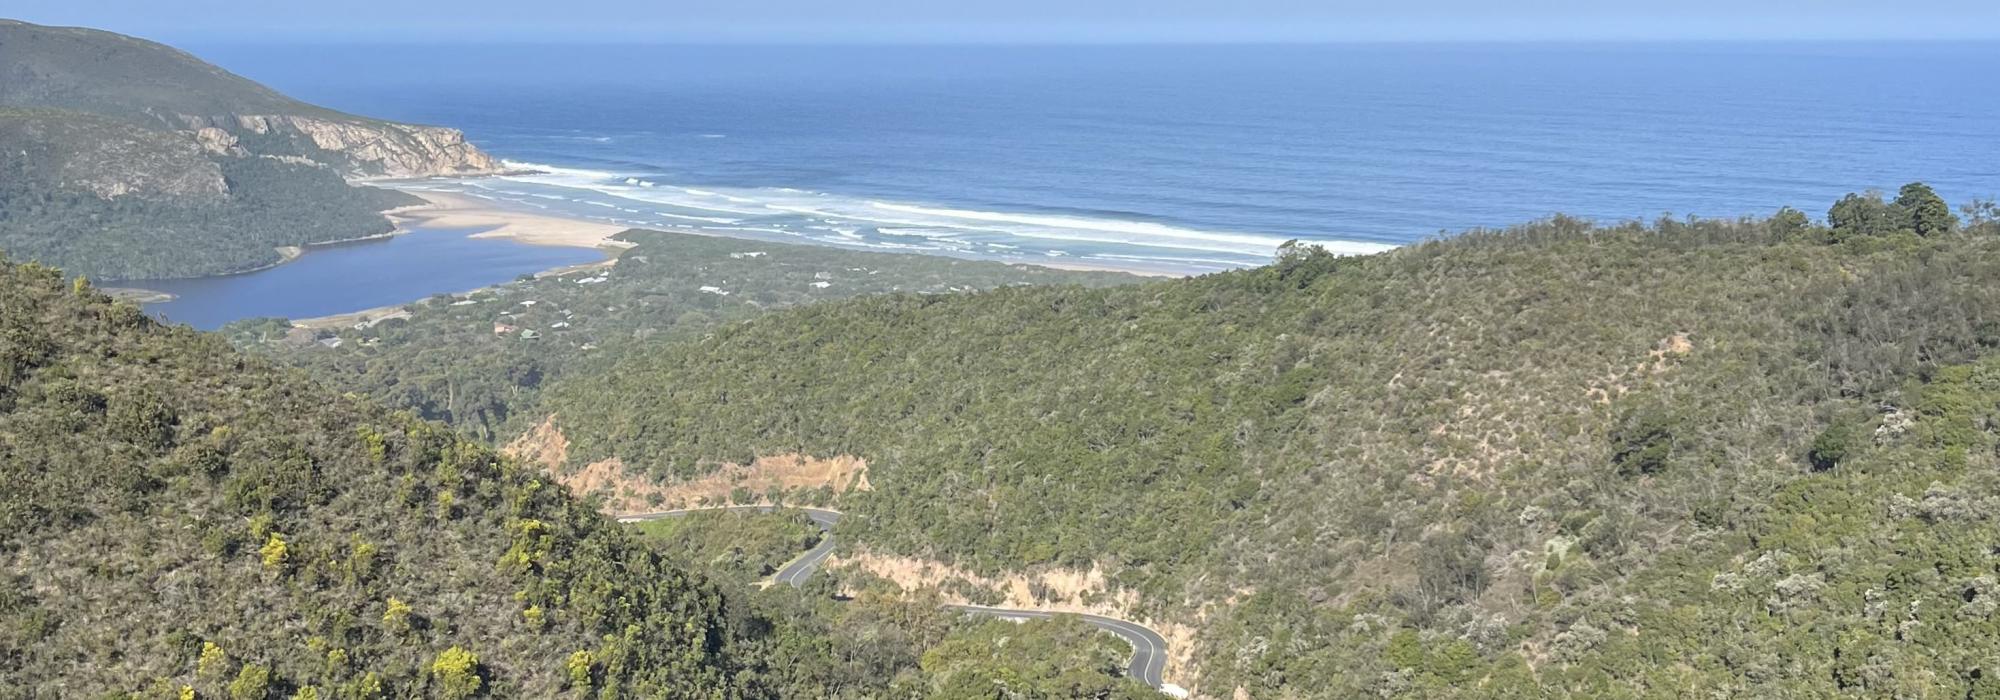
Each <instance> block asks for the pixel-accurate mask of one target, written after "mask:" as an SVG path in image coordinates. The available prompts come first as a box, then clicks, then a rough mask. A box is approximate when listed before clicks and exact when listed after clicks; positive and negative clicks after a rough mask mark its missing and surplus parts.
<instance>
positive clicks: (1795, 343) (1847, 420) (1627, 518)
mask: <svg viewBox="0 0 2000 700" xmlns="http://www.w3.org/2000/svg"><path fill="white" fill-rule="evenodd" d="M1940 201H1941V200H1936V197H1935V195H1934V194H1930V193H1929V191H1928V188H1922V187H1911V188H1905V189H1904V191H1903V192H1902V193H1901V195H1900V196H1899V197H1898V198H1897V200H1896V201H1887V200H1884V199H1882V198H1880V197H1879V196H1874V195H1858V196H1856V197H1853V198H1850V199H1848V200H1844V201H1843V202H1842V203H1841V204H1840V205H1837V206H1836V207H1835V208H1834V209H1833V210H1832V211H1830V212H1829V217H1828V219H1829V221H1831V222H1832V224H1833V225H1831V226H1821V225H1817V224H1814V223H1813V222H1811V221H1810V220H1809V219H1808V218H1807V217H1805V216H1803V215H1801V214H1798V213H1797V212H1795V211H1790V210H1787V211H1785V212H1781V213H1780V214H1779V215H1778V216H1776V217H1773V218H1771V219H1769V220H1759V221H1698V220H1671V219H1669V220H1662V221H1659V222H1655V223H1653V224H1650V225H1639V224H1627V225H1621V226H1612V227H1593V226H1590V225H1587V224H1585V223H1582V222H1578V221H1575V220H1571V219H1564V218H1556V219H1552V220H1550V221H1546V222H1541V223H1537V224H1533V225H1529V226H1524V227H1520V228H1517V229H1513V230H1509V231H1502V232H1472V233H1469V234H1465V235H1462V236H1458V237H1454V238H1450V239H1445V240H1438V241H1432V242H1427V243H1424V244H1420V245H1415V246H1411V247H1408V248H1406V249H1402V250H1398V251H1395V252H1392V253H1389V254H1384V255H1379V256H1373V257H1368V258H1359V259H1337V258H1333V257H1331V256H1328V255H1326V254H1324V253H1320V252H1317V251H1315V250H1313V249H1310V248H1293V249H1290V250H1288V251H1286V253H1285V254H1284V255H1283V256H1282V257H1281V259H1280V260H1279V261H1278V262H1277V263H1276V264H1274V265H1271V266H1269V267H1265V268H1260V269H1255V270H1245V271H1239V272H1232V273H1223V274H1218V275H1211V276H1208V277H1204V278H1199V279H1194V280H1185V281H1172V282H1158V283H1151V284H1145V285H1138V286H1127V287H1117V288H1108V289H1079V288H1009V289H1002V290H997V291H993V292H987V293H981V294H975V295H953V296H943V297H938V296H912V295H892V296H887V297H874V298H868V299H859V300H853V301H849V302H845V303H839V304H819V305H813V306H807V307H802V308H798V309H793V310H789V311H785V312H782V313H776V314H767V315H764V316H761V317H759V318H757V319H753V320H751V321H750V322H748V323H744V324H737V325H730V326H727V327H723V328H720V329H718V330H716V331H714V332H713V333H711V334H708V335H706V336H704V337H702V338H700V339H696V340H691V341H687V342H681V343H673V344H668V345H664V346H660V347H658V348H657V349H654V350H652V351H649V352H644V353H639V352H631V353H621V354H620V355H619V356H618V357H617V358H615V363H614V366H613V367H612V368H611V369H609V370H608V371H601V372H592V373H588V374H578V375H573V376H571V377H570V378H568V379H567V380H565V381H563V382H559V383H557V384H556V385H555V386H554V387H553V388H551V389H550V390H549V391H548V392H547V394H546V396H545V397H544V402H543V403H544V405H545V408H546V409H547V410H548V411H549V412H551V413H554V414H555V415H556V416H558V423H559V425H560V427H561V428H562V429H563V430H564V431H565V432H566V434H568V436H569V437H570V438H571V440H572V445H571V459H572V461H573V462H582V461H589V460H595V459H599V458H603V457H609V456H617V457H620V458H621V459H622V460H623V461H624V463H625V464H626V465H627V468H628V470H630V471H635V472H638V473H641V474H651V475H653V476H654V477H655V478H659V479H673V478H678V477H683V476H687V475H691V474H697V473H701V472H703V471H705V470H706V469H708V468H709V466H710V465H712V464H714V463H716V462H718V461H723V460H730V461H738V460H740V459H741V458H742V457H743V456H744V455H746V454H751V453H792V452H803V453H807V454H814V455H822V456H824V455H835V454H853V455H858V456H861V457H865V458H867V459H868V460H869V461H870V464H871V481H872V483H873V484H874V486H875V490H874V491H873V492H870V493H867V494H865V495H862V496H858V497H854V498H852V499H851V500H850V501H849V502H848V503H846V504H844V506H843V507H844V508H846V509H848V510H849V511H850V512H853V513H855V514H857V515H858V516H859V517H856V518H851V519H849V520H847V521H843V524H842V526H841V527H842V532H843V540H844V541H846V542H848V543H851V544H850V546H861V547H866V548H869V549H874V550H878V551H888V552H893V553H903V554H910V555H917V556H924V557H932V558H938V559H944V560H949V561H954V562H957V563H960V564H962V565H966V566H969V567H972V568H973V569H975V570H978V571H983V572H999V571H1014V570H1023V569H1028V570H1032V569H1037V568H1043V567H1056V566H1061V567H1076V568H1084V567H1088V566H1090V565H1099V566H1103V567H1105V568H1106V569H1108V570H1109V571H1111V572H1112V574H1113V576H1114V578H1115V579H1116V580H1117V581H1118V582H1120V583H1121V584H1122V585H1125V586H1128V587H1131V588H1134V589H1137V590H1138V591H1140V592H1141V593H1142V594H1143V596H1144V599H1145V600H1146V601H1148V603H1147V605H1148V606H1149V607H1150V608H1151V609H1150V610H1148V611H1143V612H1147V613H1149V614H1151V615H1154V616H1157V617H1160V618H1164V619H1181V620H1189V621H1191V622H1193V623H1195V624H1197V626H1198V627H1199V628H1200V629H1201V631H1202V634H1201V637H1200V641H1199V645H1200V647H1199V649H1197V654H1196V662H1197V664H1198V666H1199V672H1200V674H1201V675H1200V679H1199V680H1200V684H1201V685H1202V687H1203V688H1204V689H1205V690H1206V691H1207V692H1210V693H1213V694H1218V695H1223V694H1227V693H1228V692H1229V691H1230V690H1231V689H1232V688H1234V687H1239V686H1240V687H1243V688H1245V689H1246V690H1248V691H1250V692H1251V693H1252V695H1253V696H1258V697H1262V696H1266V695H1278V696H1281V697H1282V696H1287V695H1294V696H1315V697H1318V696H1324V697H1351V696H1355V695H1363V694H1390V695H1410V696H1436V695H1441V694H1449V693H1459V694H1466V695H1498V696H1504V695H1506V694H1507V693H1509V692H1513V691H1514V690H1519V689H1521V688H1528V687H1533V686H1534V685H1536V684H1544V685H1547V686H1548V687H1550V688H1551V689H1553V690H1556V691H1560V692H1567V693H1573V694H1577V695H1585V696H1598V695H1605V694H1612V695H1616V694H1622V693H1630V694H1634V695H1639V694H1643V693H1645V692H1666V693H1668V694H1685V693H1688V692H1710V691H1713V692H1715V693H1721V694H1732V693H1734V694H1752V695H1759V694H1767V693H1775V692H1805V693H1808V694H1810V693H1817V692H1835V691H1837V690H1839V689H1841V688H1848V687H1849V686H1844V685H1841V683H1842V682H1843V681H1840V680H1839V679H1838V678H1834V677H1829V676H1828V675H1826V674H1823V673H1820V671H1821V670H1822V669H1820V668H1817V667H1813V666H1810V665H1807V664H1798V663H1791V664H1765V665H1762V666H1760V667H1758V668H1757V669H1756V670H1755V672H1754V673H1753V672H1751V670H1750V669H1749V668H1747V667H1746V666H1744V665H1743V664H1742V663H1740V662H1741V661H1742V659H1738V658H1722V660H1721V661H1719V662H1717V663H1716V664H1715V665H1713V666H1709V667H1704V668H1701V669H1697V670H1687V669H1680V668H1678V667H1671V666H1666V665H1664V664H1661V665H1657V667H1658V668H1661V669H1663V670H1662V671H1660V673H1661V674H1664V675H1650V676H1649V675H1646V671H1647V670H1648V669H1651V668H1654V667H1655V666H1656V665H1654V664H1647V663H1641V662H1640V658H1639V657H1637V656H1633V655H1635V654H1640V653H1641V650H1646V651H1645V653H1646V654H1654V656H1647V657H1645V658H1657V651H1656V650H1658V649H1673V648H1686V647H1674V646H1672V645H1671V644H1670V642H1672V640H1673V639H1674V638H1673V637H1672V635H1677V634H1683V633H1682V632H1676V631H1674V630H1676V629H1681V628H1661V627H1657V626H1647V625H1642V624H1639V623H1638V622H1636V620H1637V619H1638V618H1634V617H1632V615H1644V614H1648V611H1653V610H1656V608H1653V607H1648V606H1649V605H1650V603H1648V604H1641V603H1642V602H1645V601H1656V600H1673V599H1675V596H1674V595H1669V591H1667V590H1665V589H1664V588H1661V589H1656V588H1655V587H1663V586H1664V587H1671V586H1675V585H1680V583H1684V582H1685V581H1687V580H1691V579H1692V578H1699V579H1701V580H1703V581H1706V580H1707V579H1708V577H1709V576H1710V575H1712V574H1714V573H1717V572H1716V571H1713V570H1709V569H1704V568H1701V567H1702V566H1704V565H1705V564H1704V562H1706V563H1712V562H1714V561H1717V560H1718V558H1719V559H1720V560H1727V561H1736V560H1737V559H1739V558H1741V557H1744V556H1748V557H1750V558H1749V559H1747V560H1744V561H1753V560H1755V559H1756V558H1757V557H1758V556H1761V554H1760V553H1758V552H1757V551H1756V550H1754V549H1751V548H1752V547H1757V546H1763V545H1760V544H1758V543H1757V541H1756V540H1753V538H1751V537H1750V536H1749V533H1752V532H1755V528H1758V527H1760V526H1761V524H1763V523H1767V522H1769V521H1768V520H1767V518H1769V517H1771V515H1770V514H1771V513H1772V512H1773V510H1774V509H1775V508H1781V507H1783V504H1784V503H1785V502H1786V501H1785V499H1787V498H1789V497H1791V496H1789V495H1788V494H1791V493H1792V490H1793V489H1797V488H1801V487H1802V486H1801V484H1806V483H1811V482H1813V481H1815V480H1825V479H1829V478H1842V477H1841V476H1840V475H1841V473H1842V471H1843V470H1844V469H1845V467H1843V466H1841V465H1844V464H1848V463H1850V462H1851V461H1853V460H1856V459H1863V458H1864V457H1861V455H1865V454H1868V453H1869V451H1870V450H1871V449H1872V448H1871V446H1870V444H1869V440H1868V439H1867V438H1865V437H1858V436H1872V435H1874V433H1872V432H1870V431H1871V430H1872V427H1870V425H1869V423H1868V421H1869V420H1870V419H1868V418H1867V417H1868V416H1870V415H1874V414H1876V413H1877V412H1879V411H1881V410H1884V409H1882V408H1880V407H1882V406H1896V407H1908V406H1911V405H1913V402H1914V401H1915V397H1914V396H1913V395H1912V394H1910V393H1909V391H1908V390H1907V389H1906V387H1907V386H1908V384H1909V382H1911V381H1921V380H1924V379H1927V378H1929V377H1932V376H1933V375H1934V374H1935V373H1937V372H1939V371H1940V370H1941V369H1942V368H1945V367H1948V366H1951V365H1955V364H1959V363H1965V362H1971V361H1974V360H1976V359H1977V358H1979V357H1982V356H1984V355H1986V354H1988V353H1990V352H1992V351H1993V349H1994V348H1995V347H1996V346H2000V315H1996V314H2000V311H1996V309H2000V238H1996V237H1995V236H1994V235H1993V234H1994V233H1995V230H1994V228H1995V226H1994V224H1993V223H1992V221H1991V219H1990V218H1988V217H1987V215H1986V213H1990V211H1991V209H1990V207H1984V206H1974V207H1968V208H1967V210H1966V211H1967V214H1968V216H1967V219H1966V220H1965V221H1958V220H1957V219H1956V217H1952V216H1950V212H1949V211H1948V210H1945V211H1944V214H1945V216H1943V217H1942V218H1940V217H1939V216H1938V213H1939V207H1938V204H1939V202H1940ZM1853 211H1864V212H1865V213H1863V214H1860V215H1851V213H1852V212H1853ZM1982 212H1985V213H1982ZM612 396H615V397H618V400H616V401H607V400H603V398H604V397H612ZM1904 410H1907V408H1906V409H1904ZM1989 453H1990V450H1989ZM1974 471H1975V472H1976V470H1974ZM1829 475H1832V476H1829ZM1905 477H1910V478H1914V477H1912V476H1911V475H1910V474H1909V473H1904V474H1902V475H1900V476H1897V477H1896V478H1905ZM1926 480H1928V477H1926ZM1904 495H1906V496H1910V497H1912V498H1919V497H1920V496H1921V494H1904ZM1855 513H1856V515H1855V516H1854V517H1856V518H1860V519H1862V520H1864V521H1866V524H1868V525H1869V526H1870V527H1875V526H1886V525H1887V521H1886V520H1883V519H1882V518H1884V517H1886V515H1885V511H1881V510H1879V509H1876V510H1869V509H1867V508H1863V509H1861V510H1857V511H1855ZM1973 520H1974V521H1977V519H1976V518H1975V519H1973ZM1979 522H1983V521H1979ZM1934 527H1935V526H1934ZM1968 532H1970V531H1968ZM1941 536H1948V537H1956V536H1957V535H1941ZM1790 551H1791V552H1792V553H1793V554H1794V555H1795V556H1807V555H1810V556H1813V557H1818V556H1821V555H1823V554H1825V553H1824V552H1810V553H1808V552H1801V551H1799V550H1790ZM1845 556H1848V557H1849V560H1848V561H1849V562H1850V563H1852V564H1853V565H1855V566H1878V565H1886V564H1885V562H1889V561H1891V559H1890V558H1891V557H1892V556H1896V555H1895V553H1894V552H1892V551H1885V550H1883V549H1881V548H1875V547H1857V548H1854V549H1852V550H1850V551H1848V552H1847V553H1846V555H1845ZM1785 566H1788V567H1789V566H1794V564H1786V565H1785ZM1986 566H1988V567H1989V568H1990V567H1991V565H1990V564H1987V565H1986ZM1791 573H1797V570H1788V571H1787V573H1786V574H1785V575H1787V576H1788V575H1790V574H1791ZM1795 583H1796V582H1795ZM1751 590H1756V589H1754V588H1753V589H1751ZM1942 590H1943V588H1938V589H1933V590H1931V591H1930V592H1929V593H1938V592H1939V591H1942ZM1961 592H1962V591H1961ZM1927 594H1928V593H1927ZM1224 600H1229V601H1234V602H1233V603H1231V604H1228V605H1222V604H1219V603H1220V601H1224ZM1183 601H1185V602H1183ZM1621 606H1622V607H1621ZM1817 610H1818V612H1819V614H1822V615H1827V616H1832V617H1838V618H1841V619H1842V620H1845V621H1852V620H1848V618H1845V617H1843V616H1847V615H1850V614H1859V610H1858V609H1857V610H1847V609H1831V608H1826V607H1824V606H1821V607H1819V608H1817ZM1739 612H1740V611H1739ZM1614 613H1615V614H1614ZM1628 613H1629V614H1628ZM1675 614H1698V615H1708V614H1709V613H1708V611H1705V610H1694V611H1692V612H1686V611H1683V612H1680V613H1675ZM1732 614H1735V613H1732ZM1716 615H1717V616H1716V617H1713V618H1702V619H1704V620H1711V621H1712V620H1722V619H1729V618H1728V617H1727V616H1725V615H1722V614H1721V613H1720V612H1718V613H1716ZM1586 623H1587V624H1586ZM1683 626H1684V627H1685V628H1686V629H1688V630H1694V629H1696V628H1700V627H1701V625H1697V624H1692V623H1684V624H1683ZM1686 634H1693V632H1692V631H1689V632H1686ZM1618 635H1624V636H1618ZM1656 637H1657V638H1658V640H1659V641H1660V644H1659V645H1655V644H1654V643H1653V641H1654V639H1655V638H1656ZM1964 639H1965V637H1964V636H1962V635H1961V636H1955V637H1945V636H1940V637H1937V638H1935V643H1938V644H1959V645H1962V646H1958V647H1955V648H1954V649H1953V650H1952V653H1950V654H1931V655H1930V658H1934V659H1937V660H1938V661H1937V663H1944V661H1943V659H1948V658H1971V657H1972V656H1976V655H1977V654H1978V653H1986V652H1984V651H1981V649H1982V647H1973V646H1963V645H1967V644H1970V643H1969V642H1966V641H1963V640H1964ZM1737 641H1740V642H1742V643H1743V644H1744V645H1745V647H1744V648H1746V649H1757V650H1759V651H1758V653H1764V652H1765V651H1770V653H1777V652H1776V651H1775V650H1771V649H1770V648H1769V647H1759V646H1757V644H1756V643H1753V642H1752V641H1750V640H1748V639H1747V638H1745V639H1739V640H1737ZM1718 653H1719V652H1718ZM1939 668H1940V667H1931V671H1933V672H1937V673H1942V671H1941V670H1939ZM1953 672H1954V673H1959V674H1961V676H1960V677H1962V676H1963V674H1967V673H1970V671H1969V670H1968V669H1966V668H1963V667H1959V668H1955V669H1953ZM1510 689H1511V690H1510Z"/></svg>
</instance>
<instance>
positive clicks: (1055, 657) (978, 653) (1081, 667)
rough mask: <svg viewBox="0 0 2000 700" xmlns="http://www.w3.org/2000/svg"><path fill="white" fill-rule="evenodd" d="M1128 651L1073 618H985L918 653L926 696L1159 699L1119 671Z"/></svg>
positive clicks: (958, 699) (940, 699)
mask: <svg viewBox="0 0 2000 700" xmlns="http://www.w3.org/2000/svg"><path fill="white" fill-rule="evenodd" d="M1131 654H1132V648H1131V647H1130V646H1128V645H1126V644H1125V643H1123V642H1120V641H1118V640H1117V639H1114V638H1112V637H1111V636H1110V635H1107V634H1104V633H1102V632H1099V631H1097V630H1095V629H1092V628H1091V627H1090V626H1089V625H1086V624H1084V623H1083V621H1081V620H1077V619H1075V618H1054V619H1047V620H1028V621H1026V622H1018V623H1016V622H1007V621H1003V620H988V621H986V622H984V623H980V624H976V625H970V626H965V627H963V628H961V629H959V630H956V631H954V632H953V633H952V634H951V635H949V636H947V637H945V638H944V640H943V641H941V642H939V643H938V644H937V645H936V646H933V647H931V648H930V649H929V650H928V651H925V652H924V655H923V662H922V668H923V672H924V676H925V680H926V688H925V692H924V697H928V698H934V699H936V700H948V699H949V700H980V699H984V698H1116V699H1119V700H1157V699H1158V698H1159V697H1161V696H1160V693H1159V692H1158V691H1155V690H1153V689H1152V688H1148V687H1146V686H1145V685H1143V684H1141V683H1139V682H1138V681H1134V680H1131V679H1127V678H1118V677H1117V675H1116V674H1117V673H1118V670H1119V669H1121V668H1123V667H1124V665H1125V660H1126V659H1127V658H1128V657H1130V656H1131Z"/></svg>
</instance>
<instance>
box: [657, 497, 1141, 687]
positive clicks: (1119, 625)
mask: <svg viewBox="0 0 2000 700" xmlns="http://www.w3.org/2000/svg"><path fill="white" fill-rule="evenodd" d="M774 509H775V508H774V507H773V506H722V507H715V508H687V509H682V510H666V511H660V512H658V513H647V514H645V515H633V516H627V517H623V518H619V519H618V520H619V522H627V523H630V522H638V521H641V520H658V519H660V518H671V517H675V516H681V515H686V514H688V513H694V512H699V511H706V510H755V511H761V512H766V513H768V512H770V511H772V510H774ZM793 510H802V511H805V513H806V516H807V517H810V518H812V520H813V522H814V523H817V524H818V525H819V527H820V529H821V530H825V531H826V532H827V535H826V536H825V537H821V538H820V539H819V544H818V545H815V546H814V547H813V548H812V549H809V550H806V553H805V554H801V555H799V557H798V558H797V559H793V560H792V561H791V563H788V564H786V565H785V566H784V567H783V568H781V569H779V570H778V573H777V574H775V575H773V576H772V577H771V579H772V580H773V581H776V582H778V583H783V584H786V585H789V586H792V587H794V588H797V587H799V586H801V585H804V584H805V582H806V579H807V578H810V577H811V576H812V575H813V572H814V571H818V570H819V565H820V563H821V562H824V561H826V557H827V555H830V554H833V546H834V541H833V524H834V523H837V522H840V512H839V511H832V510H827V509H824V508H794V509H793ZM945 607H948V608H951V609H953V610H959V611H963V612H967V613H971V614H974V615H990V616H992V617H998V618H1001V619H1006V620H1024V619H1028V618H1037V619H1041V618H1051V617H1055V616H1057V615H1059V614H1060V615H1075V616H1076V617H1077V618H1078V619H1080V620H1083V621H1084V623H1085V624H1088V625H1090V626H1092V627H1096V628H1098V629H1101V630H1104V631H1106V632H1110V633H1112V634H1115V635H1118V637H1119V638H1121V639H1124V640H1125V641H1126V642H1127V643H1130V644H1131V645H1132V661H1131V662H1130V663H1128V664H1127V665H1126V667H1125V668H1126V672H1127V673H1129V674H1131V676H1132V677H1133V678H1137V679H1139V681H1140V682H1142V683H1145V684H1146V685H1150V686H1153V687H1155V688H1160V687H1162V686H1164V685H1165V684H1166V681H1165V680H1164V679H1163V678H1162V677H1161V676H1162V674H1163V673H1164V672H1165V671H1166V668H1167V640H1166V638H1165V637H1161V636H1160V633H1158V632H1154V631H1152V630H1150V629H1147V628H1145V627H1141V626H1139V625H1137V624H1135V623H1131V622H1126V621H1124V620H1120V619H1118V618H1115V617H1105V616H1103V615H1086V614H1083V613H1054V612H1048V611H1044V610H1016V609H1013V608H989V607H985V606H980V605H948V606H945Z"/></svg>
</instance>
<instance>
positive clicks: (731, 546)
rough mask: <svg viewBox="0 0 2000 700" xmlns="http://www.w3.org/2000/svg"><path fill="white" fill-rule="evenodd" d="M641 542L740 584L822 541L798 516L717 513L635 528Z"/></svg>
mask: <svg viewBox="0 0 2000 700" xmlns="http://www.w3.org/2000/svg"><path fill="white" fill-rule="evenodd" d="M632 529H634V530H636V531H638V533H639V535H640V537H641V539H644V540H645V541H646V542H648V543H651V544H652V545H654V547H655V548H656V549H657V550H658V551H659V552H660V553H661V554H664V555H666V557H667V558H668V559H670V560H672V561H675V562H679V563H681V564H682V565H684V566H686V567H687V568H690V569H696V570H700V571H702V572H704V573H707V574H710V575H712V576H717V577H720V578H727V579H729V580H731V581H736V582H739V583H746V584H747V583H750V582H753V581H756V580H758V579H761V578H764V577H765V576H769V575H770V574H772V573H774V572H776V571H777V570H778V567H781V566H784V565H785V562H788V561H791V560H792V558H793V557H796V556H798V555H799V554H800V553H802V552H804V551H806V550H808V549H811V548H812V546H813V545H815V544H818V543H819V540H820V536H821V534H820V529H819V526H818V525H815V524H813V522H812V519H810V518H807V517H806V516H805V514H803V513H800V512H798V511H777V512H770V513H762V512H757V511H750V510H717V511H705V512H696V513H689V514H687V515H682V516H676V517H671V518H660V519H657V520H647V521H643V522H638V523H634V524H633V525H632Z"/></svg>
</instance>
